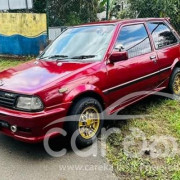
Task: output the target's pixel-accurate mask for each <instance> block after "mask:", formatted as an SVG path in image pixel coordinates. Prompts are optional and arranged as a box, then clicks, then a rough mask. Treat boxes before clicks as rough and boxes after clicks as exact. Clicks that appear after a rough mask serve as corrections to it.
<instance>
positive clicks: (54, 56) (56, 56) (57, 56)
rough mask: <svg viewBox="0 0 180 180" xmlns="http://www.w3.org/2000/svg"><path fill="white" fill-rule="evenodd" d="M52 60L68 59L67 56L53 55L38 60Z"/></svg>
mask: <svg viewBox="0 0 180 180" xmlns="http://www.w3.org/2000/svg"><path fill="white" fill-rule="evenodd" d="M53 58H63V59H64V58H68V56H67V55H53V56H46V57H40V59H53Z"/></svg>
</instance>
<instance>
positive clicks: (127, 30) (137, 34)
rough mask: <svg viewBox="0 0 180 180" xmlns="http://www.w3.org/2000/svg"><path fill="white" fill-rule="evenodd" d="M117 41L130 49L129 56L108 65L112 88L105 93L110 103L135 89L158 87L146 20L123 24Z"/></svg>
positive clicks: (123, 47)
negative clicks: (144, 21)
mask: <svg viewBox="0 0 180 180" xmlns="http://www.w3.org/2000/svg"><path fill="white" fill-rule="evenodd" d="M115 44H116V45H115V47H116V46H118V45H119V44H120V46H122V51H127V52H128V56H129V59H128V60H125V61H119V62H116V63H113V64H112V63H108V64H107V72H108V79H109V88H108V89H106V90H105V91H104V93H106V94H107V95H108V97H109V99H110V103H113V102H115V101H117V100H118V99H119V98H121V97H123V96H125V95H128V94H130V93H133V92H138V91H147V90H148V91H149V90H153V89H154V88H156V87H157V85H158V78H159V77H158V73H157V72H158V65H157V63H156V62H157V57H156V52H154V51H153V49H152V46H151V42H150V39H149V36H148V33H147V29H146V27H145V25H144V23H138V24H128V25H124V26H122V27H121V28H120V33H119V35H118V38H117V40H116V43H115ZM114 50H116V49H114ZM156 73H157V74H156Z"/></svg>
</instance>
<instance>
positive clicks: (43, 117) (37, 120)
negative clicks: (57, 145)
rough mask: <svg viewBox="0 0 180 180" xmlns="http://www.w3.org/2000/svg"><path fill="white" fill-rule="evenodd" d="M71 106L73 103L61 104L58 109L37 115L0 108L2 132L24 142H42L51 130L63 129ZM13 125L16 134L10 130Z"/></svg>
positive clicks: (0, 128)
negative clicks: (15, 128)
mask: <svg viewBox="0 0 180 180" xmlns="http://www.w3.org/2000/svg"><path fill="white" fill-rule="evenodd" d="M70 105H71V103H66V104H61V105H59V106H58V107H56V108H53V109H50V110H44V111H42V112H37V113H28V112H21V111H17V110H10V109H7V108H3V107H0V132H2V133H3V134H5V135H7V136H10V137H13V138H14V139H17V140H20V141H23V142H28V143H38V142H41V141H43V140H44V138H46V133H47V131H49V130H50V129H52V128H55V127H58V128H63V125H64V118H65V116H66V114H67V110H68V109H69V107H70ZM12 125H15V126H17V131H16V132H15V133H13V132H12V131H11V129H10V127H11V126H12ZM57 134H58V133H56V132H53V134H51V135H52V136H55V135H57ZM48 136H50V135H48Z"/></svg>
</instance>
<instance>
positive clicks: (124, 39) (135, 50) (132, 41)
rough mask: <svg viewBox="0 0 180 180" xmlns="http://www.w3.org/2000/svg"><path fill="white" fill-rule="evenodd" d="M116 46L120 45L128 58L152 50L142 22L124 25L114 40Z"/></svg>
mask: <svg viewBox="0 0 180 180" xmlns="http://www.w3.org/2000/svg"><path fill="white" fill-rule="evenodd" d="M117 46H119V47H122V48H121V50H122V51H127V52H128V56H129V58H132V57H136V56H140V55H142V54H146V53H149V52H151V51H152V49H151V45H150V40H149V36H148V33H147V31H146V28H145V26H144V24H137V25H129V26H124V27H123V28H122V30H121V32H120V34H119V37H118V40H117V42H116V47H117Z"/></svg>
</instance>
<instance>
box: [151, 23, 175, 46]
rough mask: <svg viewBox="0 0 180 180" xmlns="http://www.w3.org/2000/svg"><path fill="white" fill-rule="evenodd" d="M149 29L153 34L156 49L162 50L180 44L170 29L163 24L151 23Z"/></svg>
mask: <svg viewBox="0 0 180 180" xmlns="http://www.w3.org/2000/svg"><path fill="white" fill-rule="evenodd" d="M148 28H149V30H150V32H151V34H152V37H153V40H154V44H155V47H156V49H161V48H164V47H166V46H169V45H172V44H176V43H177V42H178V41H177V38H176V37H175V35H174V34H173V33H172V32H171V30H170V28H169V27H168V26H167V25H166V24H164V23H163V22H149V23H148Z"/></svg>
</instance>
